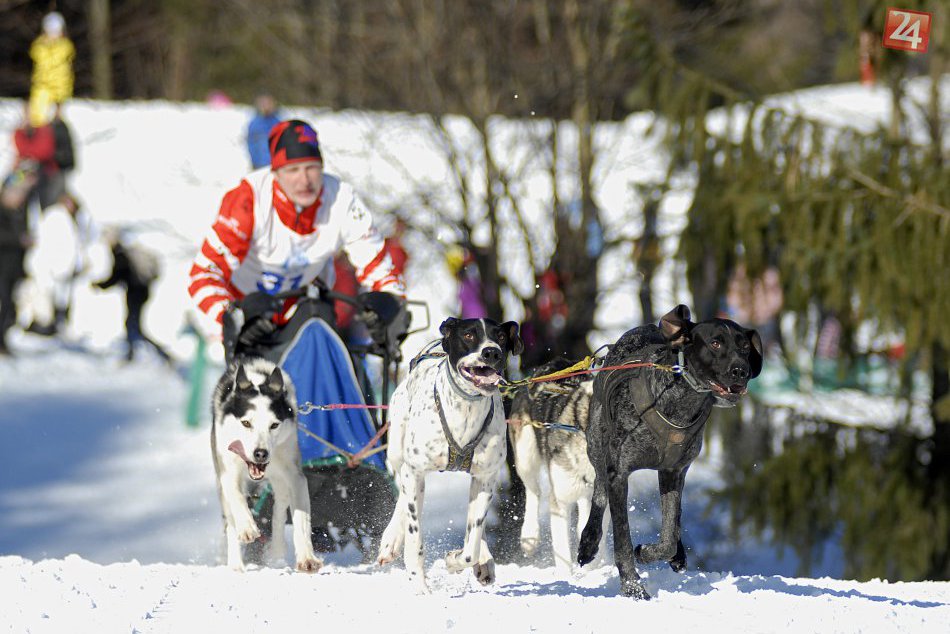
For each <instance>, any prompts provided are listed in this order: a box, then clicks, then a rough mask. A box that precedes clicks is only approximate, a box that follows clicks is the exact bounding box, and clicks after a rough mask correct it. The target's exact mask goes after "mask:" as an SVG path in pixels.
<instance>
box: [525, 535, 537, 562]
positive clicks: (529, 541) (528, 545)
mask: <svg viewBox="0 0 950 634" xmlns="http://www.w3.org/2000/svg"><path fill="white" fill-rule="evenodd" d="M538 543H539V541H538V538H537V537H522V538H521V552H523V553H524V556H525V557H532V556H534V553H535V552H537V550H538Z"/></svg>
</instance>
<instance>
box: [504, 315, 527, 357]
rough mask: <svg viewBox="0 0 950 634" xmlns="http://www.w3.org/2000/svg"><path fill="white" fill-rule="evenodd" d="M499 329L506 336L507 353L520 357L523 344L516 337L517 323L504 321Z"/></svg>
mask: <svg viewBox="0 0 950 634" xmlns="http://www.w3.org/2000/svg"><path fill="white" fill-rule="evenodd" d="M501 329H502V330H503V331H504V332H505V334H506V335H508V352H510V353H511V354H513V355H515V356H520V355H521V353H522V352H524V342H523V341H522V340H521V337H520V336H519V335H518V322H516V321H506V322H505V323H503V324H502V325H501Z"/></svg>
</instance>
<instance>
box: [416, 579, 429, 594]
mask: <svg viewBox="0 0 950 634" xmlns="http://www.w3.org/2000/svg"><path fill="white" fill-rule="evenodd" d="M415 591H416V594H417V595H419V596H425V595H427V594H432V591H431V590H429V585H428V584H427V583H426V582H425V581H423V582H421V583H416V584H415Z"/></svg>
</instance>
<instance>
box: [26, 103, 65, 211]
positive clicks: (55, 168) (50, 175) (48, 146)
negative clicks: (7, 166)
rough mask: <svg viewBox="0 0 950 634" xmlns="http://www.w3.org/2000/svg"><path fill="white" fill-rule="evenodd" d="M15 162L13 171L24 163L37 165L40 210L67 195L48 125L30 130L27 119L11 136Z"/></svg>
mask: <svg viewBox="0 0 950 634" xmlns="http://www.w3.org/2000/svg"><path fill="white" fill-rule="evenodd" d="M13 143H14V145H15V146H16V151H17V158H16V163H15V165H14V168H16V167H19V166H20V165H21V163H22V162H24V161H32V162H35V163H36V164H38V165H39V172H38V180H37V183H36V195H37V196H39V201H40V207H41V208H42V209H46V208H47V207H49V206H50V205H53V204H55V203H56V202H57V201H58V200H59V199H60V197H61V196H62V195H63V194H65V193H66V179H65V177H64V176H63V173H62V171H61V170H60V169H59V165H58V164H57V162H56V136H55V133H54V131H53V126H52V125H50V124H49V123H46V124H43V125H40V126H33V125H32V124H31V123H30V122H29V119H27V122H26V123H25V124H24V125H23V126H21V127H19V128H17V129H16V131H14V133H13Z"/></svg>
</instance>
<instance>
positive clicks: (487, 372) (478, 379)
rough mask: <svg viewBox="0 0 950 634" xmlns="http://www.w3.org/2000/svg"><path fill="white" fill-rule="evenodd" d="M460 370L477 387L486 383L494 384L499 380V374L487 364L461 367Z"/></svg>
mask: <svg viewBox="0 0 950 634" xmlns="http://www.w3.org/2000/svg"><path fill="white" fill-rule="evenodd" d="M462 372H463V373H464V374H466V375H467V378H468V379H469V380H470V381H471V382H472V383H474V384H475V385H477V386H479V387H484V386H486V385H490V386H495V385H498V382H499V381H500V380H501V375H500V374H498V372H497V371H495V369H494V368H492V367H489V366H487V365H476V366H471V367H466V368H462Z"/></svg>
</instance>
